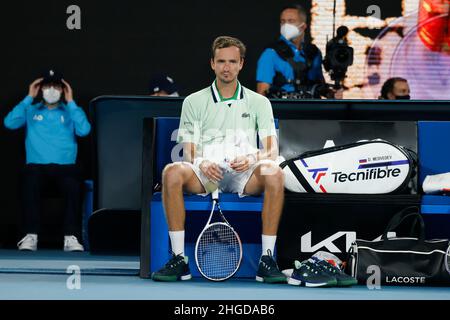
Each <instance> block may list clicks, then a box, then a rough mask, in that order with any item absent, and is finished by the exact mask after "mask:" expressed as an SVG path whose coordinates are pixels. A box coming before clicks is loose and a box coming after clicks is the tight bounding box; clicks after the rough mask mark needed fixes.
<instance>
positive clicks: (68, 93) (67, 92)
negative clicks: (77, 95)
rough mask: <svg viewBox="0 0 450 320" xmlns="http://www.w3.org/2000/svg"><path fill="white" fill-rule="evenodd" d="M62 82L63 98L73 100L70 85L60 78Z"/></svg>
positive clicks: (68, 100)
mask: <svg viewBox="0 0 450 320" xmlns="http://www.w3.org/2000/svg"><path fill="white" fill-rule="evenodd" d="M61 81H62V83H64V99H65V100H66V101H67V102H70V101H72V100H73V91H72V87H71V86H70V84H69V83H68V82H67V81H66V80H64V79H61Z"/></svg>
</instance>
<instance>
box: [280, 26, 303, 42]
mask: <svg viewBox="0 0 450 320" xmlns="http://www.w3.org/2000/svg"><path fill="white" fill-rule="evenodd" d="M280 33H281V35H282V36H283V37H285V38H286V39H288V40H292V39H294V38H297V37H298V36H301V35H302V33H303V30H300V29H299V28H298V27H297V26H296V25H293V24H290V23H285V24H283V25H282V26H281V29H280Z"/></svg>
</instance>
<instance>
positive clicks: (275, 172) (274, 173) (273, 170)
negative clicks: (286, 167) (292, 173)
mask: <svg viewBox="0 0 450 320" xmlns="http://www.w3.org/2000/svg"><path fill="white" fill-rule="evenodd" d="M261 174H262V175H263V177H264V180H265V184H266V188H267V187H269V188H276V189H281V188H284V173H283V170H282V169H281V168H280V167H279V166H278V165H277V164H276V163H275V162H273V163H268V164H266V165H264V167H262V168H261Z"/></svg>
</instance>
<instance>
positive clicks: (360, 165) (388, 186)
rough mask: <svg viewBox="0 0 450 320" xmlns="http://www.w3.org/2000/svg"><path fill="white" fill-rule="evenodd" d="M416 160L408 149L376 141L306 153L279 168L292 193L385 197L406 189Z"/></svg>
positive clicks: (413, 174) (286, 185) (413, 171)
mask: <svg viewBox="0 0 450 320" xmlns="http://www.w3.org/2000/svg"><path fill="white" fill-rule="evenodd" d="M416 158H417V157H416V155H415V153H414V152H412V151H411V150H409V149H406V148H404V147H402V146H399V145H395V144H393V143H391V142H389V141H385V140H381V139H376V140H369V141H361V142H356V143H352V144H347V145H342V146H335V147H331V148H325V149H322V150H318V151H308V152H305V153H303V154H301V155H300V156H298V157H295V158H293V159H289V160H286V161H283V162H282V163H281V164H280V167H281V168H282V169H283V171H284V174H285V187H286V188H287V189H288V190H290V191H292V192H308V193H361V194H385V193H396V192H400V191H402V190H404V189H405V188H406V187H407V186H408V184H409V182H410V181H411V178H412V177H414V176H415V169H416Z"/></svg>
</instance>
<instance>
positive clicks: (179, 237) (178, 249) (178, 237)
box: [169, 230, 184, 256]
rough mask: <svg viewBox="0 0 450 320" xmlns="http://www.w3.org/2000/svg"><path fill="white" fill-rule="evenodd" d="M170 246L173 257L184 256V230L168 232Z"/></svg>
mask: <svg viewBox="0 0 450 320" xmlns="http://www.w3.org/2000/svg"><path fill="white" fill-rule="evenodd" d="M169 237H170V244H171V245H172V251H173V253H174V254H175V255H179V254H181V255H182V256H184V230H182V231H169Z"/></svg>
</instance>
